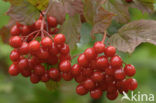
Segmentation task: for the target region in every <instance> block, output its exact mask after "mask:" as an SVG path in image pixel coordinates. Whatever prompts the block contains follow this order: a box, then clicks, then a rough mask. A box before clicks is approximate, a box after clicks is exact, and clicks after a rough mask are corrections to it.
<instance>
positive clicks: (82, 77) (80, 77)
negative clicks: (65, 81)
mask: <svg viewBox="0 0 156 103" xmlns="http://www.w3.org/2000/svg"><path fill="white" fill-rule="evenodd" d="M85 79H86V78H85V77H84V76H83V75H82V74H80V75H78V76H76V77H75V81H76V82H78V83H81V82H83V81H84V80H85Z"/></svg>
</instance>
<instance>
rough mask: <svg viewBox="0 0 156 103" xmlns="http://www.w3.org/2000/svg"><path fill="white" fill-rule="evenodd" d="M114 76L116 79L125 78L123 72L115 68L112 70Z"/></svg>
mask: <svg viewBox="0 0 156 103" xmlns="http://www.w3.org/2000/svg"><path fill="white" fill-rule="evenodd" d="M114 76H115V78H116V79H118V80H123V79H124V78H125V73H124V71H123V70H122V69H117V70H115V72H114Z"/></svg>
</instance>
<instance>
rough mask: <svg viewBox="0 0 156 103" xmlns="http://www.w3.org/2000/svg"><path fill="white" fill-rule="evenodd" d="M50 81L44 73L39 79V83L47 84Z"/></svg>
mask: <svg viewBox="0 0 156 103" xmlns="http://www.w3.org/2000/svg"><path fill="white" fill-rule="evenodd" d="M49 79H50V77H49V74H48V73H47V72H45V73H44V74H43V75H42V77H41V81H42V82H48V81H49Z"/></svg>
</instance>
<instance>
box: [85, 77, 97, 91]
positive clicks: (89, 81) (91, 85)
mask: <svg viewBox="0 0 156 103" xmlns="http://www.w3.org/2000/svg"><path fill="white" fill-rule="evenodd" d="M83 85H84V87H85V88H86V89H87V90H93V89H94V88H95V83H94V81H93V80H92V79H87V80H85V81H84V84H83Z"/></svg>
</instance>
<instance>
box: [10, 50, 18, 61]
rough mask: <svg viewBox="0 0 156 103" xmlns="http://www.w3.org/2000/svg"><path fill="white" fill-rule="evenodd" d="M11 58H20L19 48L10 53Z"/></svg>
mask: <svg viewBox="0 0 156 103" xmlns="http://www.w3.org/2000/svg"><path fill="white" fill-rule="evenodd" d="M10 59H11V60H12V61H18V60H19V59H20V54H19V52H18V51H17V50H13V51H11V53H10Z"/></svg>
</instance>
